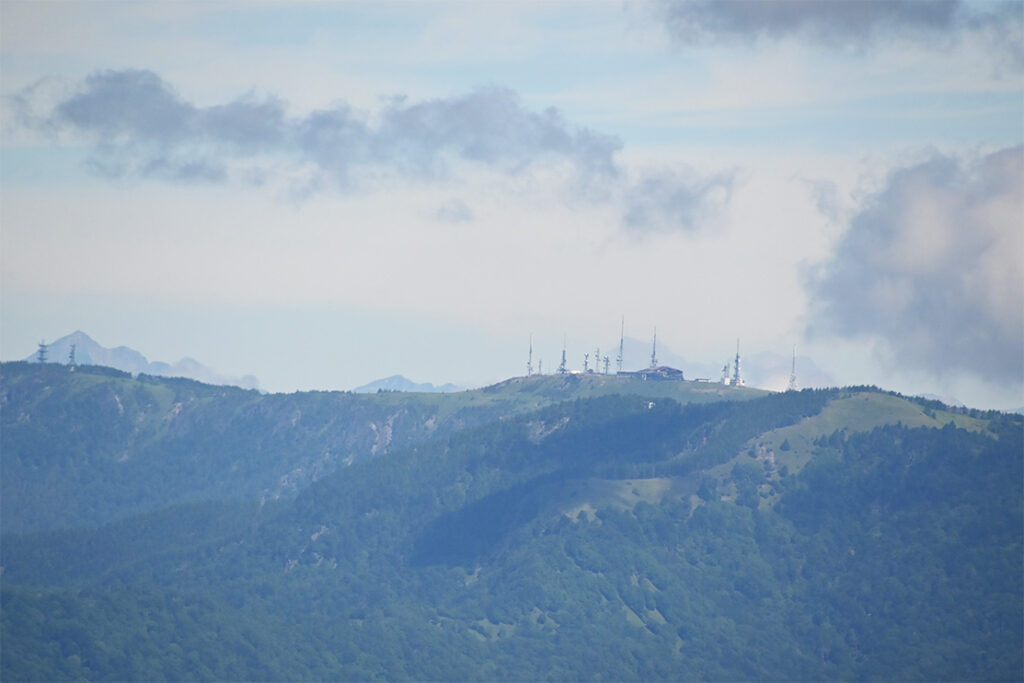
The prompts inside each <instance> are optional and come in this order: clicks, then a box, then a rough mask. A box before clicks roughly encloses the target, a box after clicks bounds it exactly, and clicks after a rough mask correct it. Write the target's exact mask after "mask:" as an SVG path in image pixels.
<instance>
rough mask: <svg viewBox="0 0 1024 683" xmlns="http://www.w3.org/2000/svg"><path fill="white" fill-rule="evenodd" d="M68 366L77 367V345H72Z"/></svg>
mask: <svg viewBox="0 0 1024 683" xmlns="http://www.w3.org/2000/svg"><path fill="white" fill-rule="evenodd" d="M68 365H70V366H71V367H75V345H74V344H72V345H71V350H70V351H68Z"/></svg>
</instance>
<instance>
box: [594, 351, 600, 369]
mask: <svg viewBox="0 0 1024 683" xmlns="http://www.w3.org/2000/svg"><path fill="white" fill-rule="evenodd" d="M599 372H601V349H599V348H598V349H594V373H595V374H596V373H599Z"/></svg>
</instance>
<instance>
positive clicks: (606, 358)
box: [603, 356, 612, 375]
mask: <svg viewBox="0 0 1024 683" xmlns="http://www.w3.org/2000/svg"><path fill="white" fill-rule="evenodd" d="M603 362H604V374H606V375H607V374H608V365H609V364H610V363H611V362H612V361H611V359H610V358H609V357H608V356H605V357H604V360H603Z"/></svg>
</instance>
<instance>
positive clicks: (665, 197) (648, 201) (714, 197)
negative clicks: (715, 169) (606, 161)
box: [622, 170, 735, 235]
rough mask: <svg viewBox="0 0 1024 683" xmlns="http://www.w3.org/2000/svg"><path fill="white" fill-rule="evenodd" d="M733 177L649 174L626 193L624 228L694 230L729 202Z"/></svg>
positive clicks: (635, 231)
mask: <svg viewBox="0 0 1024 683" xmlns="http://www.w3.org/2000/svg"><path fill="white" fill-rule="evenodd" d="M734 184H735V176H734V174H732V173H720V174H717V175H712V176H701V175H698V174H696V173H693V172H685V171H681V170H662V171H657V172H650V173H648V174H647V175H645V176H644V177H643V178H641V179H640V181H639V182H637V183H636V184H635V185H633V186H632V187H630V188H629V189H628V191H627V194H626V210H625V214H624V215H623V219H622V220H623V225H624V226H625V227H626V229H627V230H628V231H630V232H632V233H633V234H636V235H639V234H644V233H651V232H655V233H657V232H676V231H680V230H682V231H688V230H695V229H697V228H698V227H700V226H701V225H703V224H705V223H706V222H707V221H708V220H709V219H710V218H712V217H713V216H714V214H715V213H716V212H717V211H718V210H719V209H721V208H722V207H723V206H724V205H725V203H727V202H728V200H729V198H730V196H731V195H732V190H733V186H734Z"/></svg>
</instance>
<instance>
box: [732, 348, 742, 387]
mask: <svg viewBox="0 0 1024 683" xmlns="http://www.w3.org/2000/svg"><path fill="white" fill-rule="evenodd" d="M732 385H733V386H734V387H742V386H743V378H742V377H740V340H739V339H737V340H736V360H735V361H734V363H733V366H732Z"/></svg>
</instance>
